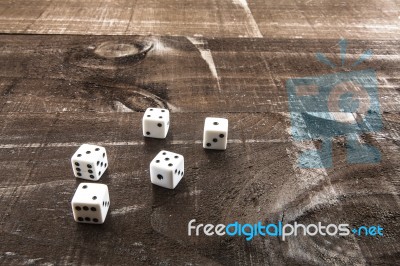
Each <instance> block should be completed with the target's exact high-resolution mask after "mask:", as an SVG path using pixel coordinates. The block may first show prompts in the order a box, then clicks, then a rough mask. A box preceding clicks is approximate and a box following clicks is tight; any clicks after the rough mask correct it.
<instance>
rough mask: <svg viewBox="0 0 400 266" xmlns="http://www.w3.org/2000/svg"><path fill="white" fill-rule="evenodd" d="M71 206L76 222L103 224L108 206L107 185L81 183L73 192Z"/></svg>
mask: <svg viewBox="0 0 400 266" xmlns="http://www.w3.org/2000/svg"><path fill="white" fill-rule="evenodd" d="M71 205H72V212H73V214H74V219H75V221H76V222H78V223H90V224H102V223H104V220H105V219H106V216H107V212H108V209H109V206H110V196H109V194H108V187H107V185H103V184H94V183H81V184H80V185H79V186H78V188H77V189H76V191H75V194H74V197H73V198H72V202H71Z"/></svg>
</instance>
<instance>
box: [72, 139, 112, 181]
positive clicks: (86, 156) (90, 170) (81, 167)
mask: <svg viewBox="0 0 400 266" xmlns="http://www.w3.org/2000/svg"><path fill="white" fill-rule="evenodd" d="M71 163H72V169H73V171H74V175H75V177H78V178H83V179H87V180H94V181H97V180H99V179H100V177H101V176H102V175H103V173H104V172H105V171H106V169H107V167H108V160H107V153H106V149H105V148H104V147H101V146H97V145H90V144H83V145H82V146H80V147H79V149H78V150H77V151H76V152H75V154H74V155H73V156H72V158H71Z"/></svg>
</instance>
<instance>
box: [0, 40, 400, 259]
mask: <svg viewBox="0 0 400 266" xmlns="http://www.w3.org/2000/svg"><path fill="white" fill-rule="evenodd" d="M0 47H1V50H0V61H1V62H3V64H1V65H0V93H1V98H0V103H1V112H0V124H1V131H0V132H1V134H0V136H1V137H0V165H1V169H2V174H1V176H2V178H1V182H0V192H1V193H0V213H2V215H1V219H0V225H1V231H0V234H1V240H0V241H1V245H0V261H1V262H2V263H4V264H23V263H37V264H46V263H47V264H124V265H128V264H185V263H186V264H190V263H191V264H210V265H211V264H224V265H229V264H239V265H248V264H271V265H278V264H279V265H282V264H359V265H363V264H392V263H394V262H396V260H397V258H398V257H399V256H398V255H399V252H400V246H399V244H398V232H399V227H398V222H399V217H400V216H399V207H398V206H399V200H398V196H399V184H400V183H399V171H400V165H399V161H400V160H399V135H398V132H399V127H400V126H399V125H400V124H399V116H398V112H399V108H400V106H399V100H398V99H399V92H398V86H399V79H398V72H399V68H398V66H397V64H396V63H395V62H394V61H393V60H392V59H391V58H392V56H393V57H394V58H396V56H397V52H398V50H399V49H398V43H396V42H393V41H354V42H352V43H351V45H350V46H349V48H348V52H349V58H350V59H355V58H357V55H358V54H359V53H360V52H362V51H363V50H365V49H372V50H373V51H374V53H375V56H374V57H373V58H371V59H370V60H368V61H367V62H365V63H364V65H363V66H360V68H362V67H370V68H376V70H377V73H378V74H377V75H378V77H379V95H380V102H381V105H382V119H383V123H384V129H383V130H382V131H381V132H377V133H371V134H366V135H365V136H363V141H365V142H366V143H369V144H372V145H374V146H375V147H377V148H378V149H379V150H380V152H381V153H382V161H381V162H380V163H378V164H366V165H363V164H359V165H349V164H348V163H347V162H346V140H345V139H344V138H336V139H334V140H333V157H334V167H333V168H330V169H326V170H321V169H302V168H299V167H298V166H297V156H298V154H299V153H300V152H301V150H302V144H299V143H297V142H296V141H293V139H292V137H291V135H290V117H289V113H288V99H287V94H286V90H285V80H286V79H288V78H290V77H302V76H313V75H321V74H325V73H331V72H332V70H330V69H327V68H325V67H323V65H322V64H321V63H318V61H316V60H314V58H313V54H314V53H315V52H317V51H319V52H324V53H327V54H328V57H330V58H331V59H332V61H335V60H339V59H338V58H339V55H338V52H337V50H338V47H337V46H333V45H332V42H330V41H313V40H308V41H305V40H290V39H287V40H285V39H272V40H267V39H259V38H256V39H240V38H236V39H235V38H233V39H226V38H221V39H216V38H213V39H207V38H186V37H146V36H125V37H121V36H119V37H117V36H50V35H42V36H39V35H24V36H21V35H2V36H1V39H0ZM211 59H212V60H211ZM343 71H348V70H346V69H343ZM147 106H163V107H167V108H169V109H170V110H171V111H172V120H171V121H172V126H171V129H170V130H171V131H170V133H169V135H168V137H167V139H165V140H152V139H144V138H143V137H142V136H141V129H140V121H141V116H142V114H143V111H144V109H145V108H146V107H147ZM206 116H222V117H226V118H228V119H229V121H230V133H229V134H230V136H229V144H228V149H227V150H226V151H225V152H215V151H205V150H203V148H202V146H201V138H202V126H203V121H204V118H205V117H206ZM86 142H87V143H96V144H99V145H104V146H105V147H106V148H107V151H108V154H109V162H110V167H109V169H108V171H107V172H106V174H105V176H104V177H103V178H102V179H101V180H102V181H101V182H102V183H105V184H108V185H109V189H110V196H111V200H112V205H111V209H110V214H109V217H108V218H107V220H106V223H105V224H104V225H102V226H87V225H86V226H85V225H80V224H76V223H75V222H74V221H73V219H72V216H71V210H70V200H71V198H72V195H73V193H74V190H75V188H76V186H77V184H78V183H79V182H80V181H79V180H76V179H75V178H73V177H72V173H71V169H70V165H69V158H70V156H71V155H72V154H73V152H74V151H75V149H76V148H77V147H78V146H79V145H80V144H81V143H86ZM160 149H167V150H171V151H174V152H177V153H181V154H183V155H184V156H185V165H186V169H185V177H184V179H183V181H182V182H181V184H180V185H179V186H178V187H177V189H175V190H172V191H169V190H165V189H162V188H158V187H156V186H152V185H151V184H150V182H149V176H148V175H149V169H148V164H149V162H150V161H151V159H152V157H153V156H154V155H155V154H157V152H158V151H159V150H160ZM191 219H196V220H197V221H198V222H199V223H215V224H217V223H230V222H234V221H239V222H242V223H246V222H249V223H254V222H257V221H264V222H266V221H269V222H277V221H283V222H288V223H292V222H294V221H297V222H301V223H305V224H308V223H314V222H316V221H321V222H323V223H340V222H343V221H346V222H348V223H350V224H351V225H360V224H377V223H379V224H380V225H382V226H383V227H384V228H385V237H380V238H370V239H368V238H366V237H361V238H358V237H351V236H349V237H344V238H336V237H331V238H326V237H322V236H315V237H304V236H299V237H296V238H292V239H290V240H288V241H281V240H279V239H277V238H260V237H256V238H255V239H254V240H252V241H251V242H247V241H245V240H244V239H243V238H229V237H222V238H220V237H204V236H203V237H189V236H188V235H187V223H188V221H189V220H191Z"/></svg>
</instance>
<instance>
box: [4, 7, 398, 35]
mask: <svg viewBox="0 0 400 266" xmlns="http://www.w3.org/2000/svg"><path fill="white" fill-rule="evenodd" d="M399 7H400V4H399V1H397V0H391V1H373V0H369V1H362V2H360V1H357V0H351V1H345V2H340V3H338V2H337V1H331V0H324V1H317V0H315V1H314V0H311V1H290V0H285V1H279V2H278V3H277V2H276V1H263V0H247V1H246V0H223V1H211V0H206V1H195V0H190V1H184V2H182V1H174V0H171V1H163V0H133V1H128V0H117V1H110V0H102V1H92V0H79V1H77V0H68V1H60V0H52V1H45V0H38V1H30V0H18V1H15V0H13V1H11V0H10V1H2V2H1V3H0V32H3V33H33V34H35V33H39V34H85V35H86V34H92V35H93V34H94V35H132V34H144V35H147V34H153V35H183V36H206V37H220V38H221V37H267V38H271V37H273V38H305V39H310V38H312V39H318V38H321V37H323V38H324V39H337V38H340V37H342V38H353V39H362V40H364V39H370V40H374V39H385V40H393V39H395V40H396V39H399V37H400V35H399V34H400V33H399V32H400V30H399V29H400V24H399V23H400V22H399V18H398V15H399Z"/></svg>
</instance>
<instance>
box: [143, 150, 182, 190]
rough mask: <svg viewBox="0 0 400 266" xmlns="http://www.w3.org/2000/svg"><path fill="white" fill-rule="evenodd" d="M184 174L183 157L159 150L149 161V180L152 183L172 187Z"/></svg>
mask: <svg viewBox="0 0 400 266" xmlns="http://www.w3.org/2000/svg"><path fill="white" fill-rule="evenodd" d="M183 175H184V157H183V156H182V155H180V154H177V153H173V152H169V151H160V152H159V153H158V154H157V156H156V157H155V158H154V159H153V160H152V161H151V163H150V180H151V182H152V183H153V184H155V185H158V186H161V187H165V188H169V189H174V188H175V187H176V186H177V185H178V183H179V182H180V181H181V179H182V177H183Z"/></svg>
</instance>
